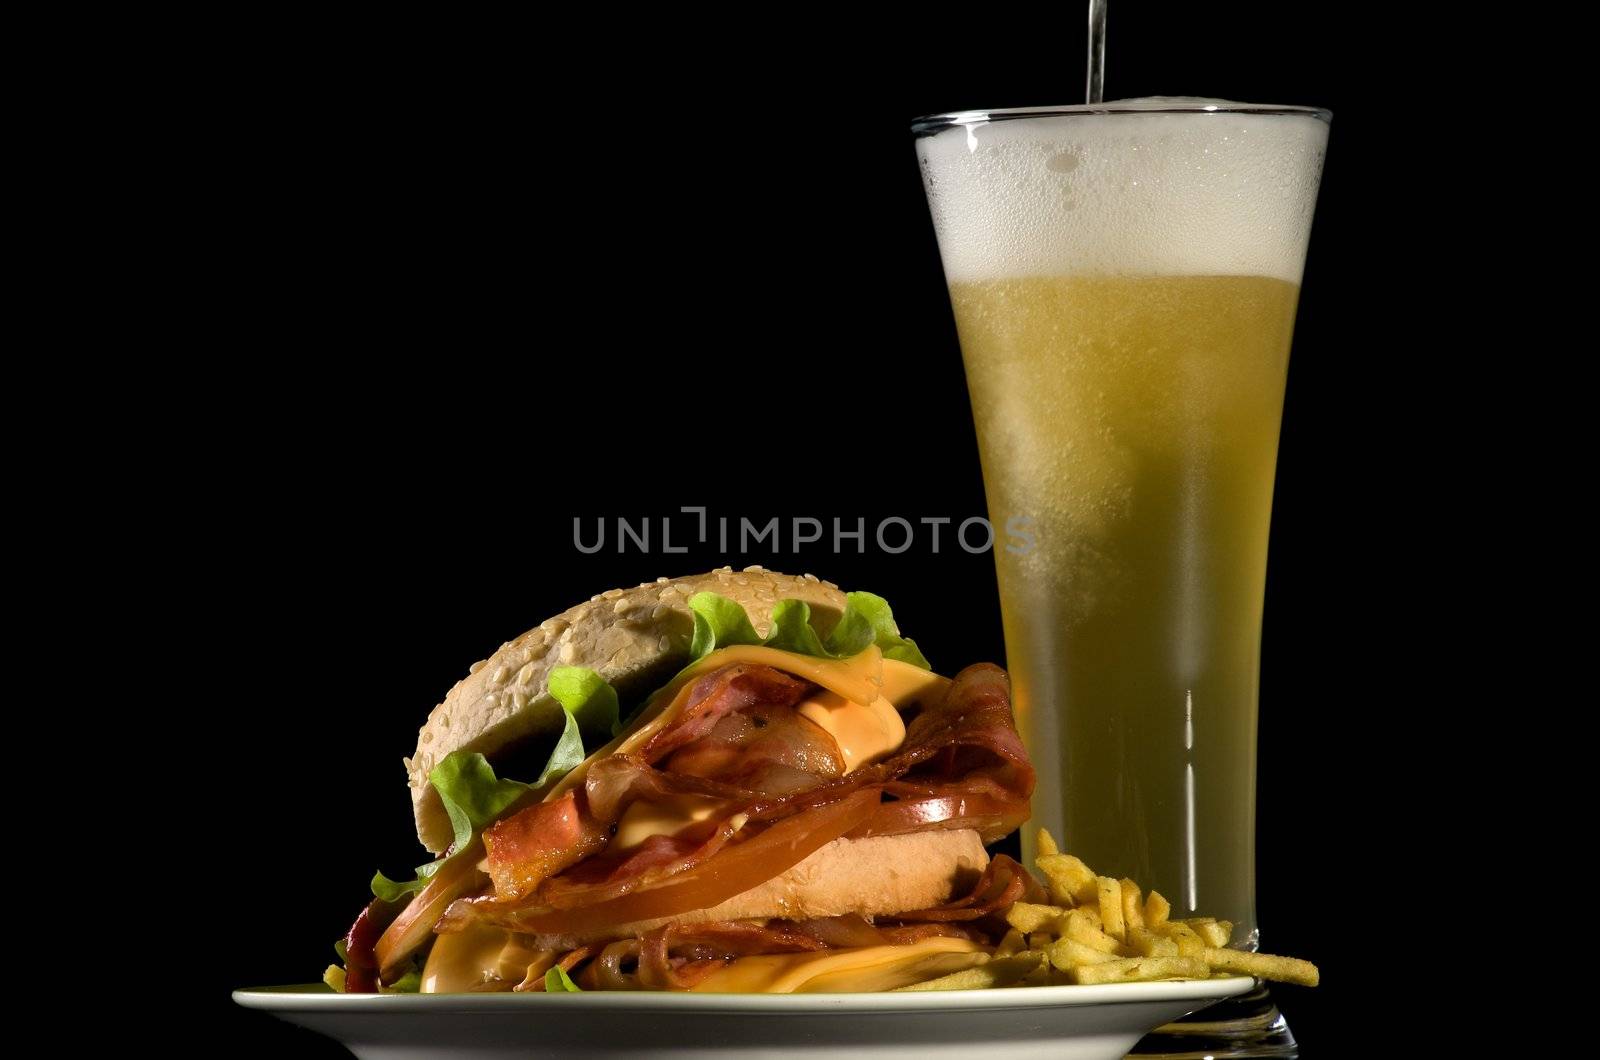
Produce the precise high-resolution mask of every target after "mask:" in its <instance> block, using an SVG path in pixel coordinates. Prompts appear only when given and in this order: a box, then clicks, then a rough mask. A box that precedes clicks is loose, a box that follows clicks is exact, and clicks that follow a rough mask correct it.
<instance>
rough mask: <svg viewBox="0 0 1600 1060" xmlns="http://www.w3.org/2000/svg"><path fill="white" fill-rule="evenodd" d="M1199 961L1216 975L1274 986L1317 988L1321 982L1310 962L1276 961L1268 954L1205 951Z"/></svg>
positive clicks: (1289, 958) (1276, 958) (1297, 960)
mask: <svg viewBox="0 0 1600 1060" xmlns="http://www.w3.org/2000/svg"><path fill="white" fill-rule="evenodd" d="M1200 959H1201V960H1202V961H1204V962H1205V963H1206V966H1207V967H1209V968H1212V969H1215V970H1216V971H1219V972H1233V973H1234V974H1236V975H1253V976H1255V977H1256V978H1257V979H1271V980H1272V981H1273V982H1277V983H1298V984H1300V985H1301V986H1316V985H1317V983H1318V982H1319V981H1320V980H1321V978H1322V973H1321V972H1319V971H1318V970H1317V966H1316V965H1314V964H1312V963H1311V962H1310V961H1302V960H1299V959H1297V958H1294V957H1275V956H1273V955H1272V954H1270V953H1246V952H1245V951H1244V950H1222V949H1208V950H1206V951H1204V952H1203V953H1202V954H1201V955H1200Z"/></svg>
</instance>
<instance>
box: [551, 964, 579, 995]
mask: <svg viewBox="0 0 1600 1060" xmlns="http://www.w3.org/2000/svg"><path fill="white" fill-rule="evenodd" d="M544 992H545V993H547V994H581V993H583V990H582V989H581V988H580V987H579V986H578V984H577V983H574V982H573V981H572V977H571V976H570V975H568V974H567V970H566V969H565V968H563V967H561V965H559V964H558V965H556V966H555V967H554V968H552V969H550V970H549V971H548V972H545V973H544Z"/></svg>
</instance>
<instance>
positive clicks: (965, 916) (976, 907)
mask: <svg viewBox="0 0 1600 1060" xmlns="http://www.w3.org/2000/svg"><path fill="white" fill-rule="evenodd" d="M1030 881H1032V877H1031V876H1029V875H1028V870H1027V869H1025V868H1023V867H1022V866H1021V865H1019V864H1017V862H1015V861H1013V860H1012V859H1011V858H1009V857H1007V856H1006V855H1004V854H996V855H995V856H994V857H993V858H991V859H989V866H988V868H986V869H984V870H983V875H982V876H981V877H979V879H978V882H977V884H976V885H975V886H974V887H973V888H972V893H971V894H968V895H967V896H966V897H965V898H960V899H957V900H955V901H952V902H946V903H945V904H944V905H941V906H935V907H934V908H932V909H918V910H916V911H915V912H911V913H898V914H896V915H895V916H894V917H892V918H889V919H893V920H898V921H902V922H906V921H909V922H916V921H930V920H931V921H945V920H977V919H979V918H981V917H986V916H988V915H989V914H990V913H993V912H996V911H997V910H1001V909H1009V908H1011V903H1013V902H1016V901H1019V900H1021V898H1022V896H1023V894H1024V893H1025V892H1026V891H1027V889H1028V884H1029V882H1030ZM1034 886H1036V887H1037V886H1038V884H1037V883H1035V884H1034Z"/></svg>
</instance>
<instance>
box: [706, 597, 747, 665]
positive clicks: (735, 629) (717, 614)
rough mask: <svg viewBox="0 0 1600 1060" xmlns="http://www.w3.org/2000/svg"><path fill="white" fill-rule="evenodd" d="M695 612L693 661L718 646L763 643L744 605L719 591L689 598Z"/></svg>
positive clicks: (708, 653)
mask: <svg viewBox="0 0 1600 1060" xmlns="http://www.w3.org/2000/svg"><path fill="white" fill-rule="evenodd" d="M689 610H690V611H692V612H694V637H693V638H692V639H691V640H690V641H689V661H690V662H694V661H695V660H697V659H703V658H705V657H706V656H707V655H710V654H711V653H712V652H714V651H716V650H717V649H718V648H727V647H731V646H733V645H735V644H760V643H761V638H760V637H759V636H757V635H756V627H754V626H752V625H751V624H750V616H749V615H747V614H745V613H744V608H742V607H740V606H739V605H738V604H736V603H734V602H733V601H732V600H730V599H728V598H727V597H726V596H721V595H718V594H717V593H710V592H706V593H695V594H694V595H693V596H691V597H690V598H689Z"/></svg>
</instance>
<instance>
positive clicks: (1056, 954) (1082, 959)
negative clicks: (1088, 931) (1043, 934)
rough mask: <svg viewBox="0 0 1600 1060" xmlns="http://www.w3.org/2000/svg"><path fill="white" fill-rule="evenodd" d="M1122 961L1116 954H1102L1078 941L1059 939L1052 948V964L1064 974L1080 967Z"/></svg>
mask: <svg viewBox="0 0 1600 1060" xmlns="http://www.w3.org/2000/svg"><path fill="white" fill-rule="evenodd" d="M1120 959H1121V958H1119V957H1117V955H1116V954H1113V953H1102V952H1101V951H1100V950H1097V949H1094V948H1093V947H1090V946H1085V945H1084V944H1083V943H1081V942H1079V941H1078V940H1077V939H1058V940H1057V941H1056V942H1055V943H1054V944H1053V945H1052V946H1051V947H1050V963H1051V964H1052V965H1054V966H1055V967H1056V968H1059V969H1060V970H1061V971H1063V972H1065V971H1068V970H1069V969H1072V968H1077V967H1079V966H1080V965H1085V964H1105V963H1107V962H1109V961H1115V960H1120Z"/></svg>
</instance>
